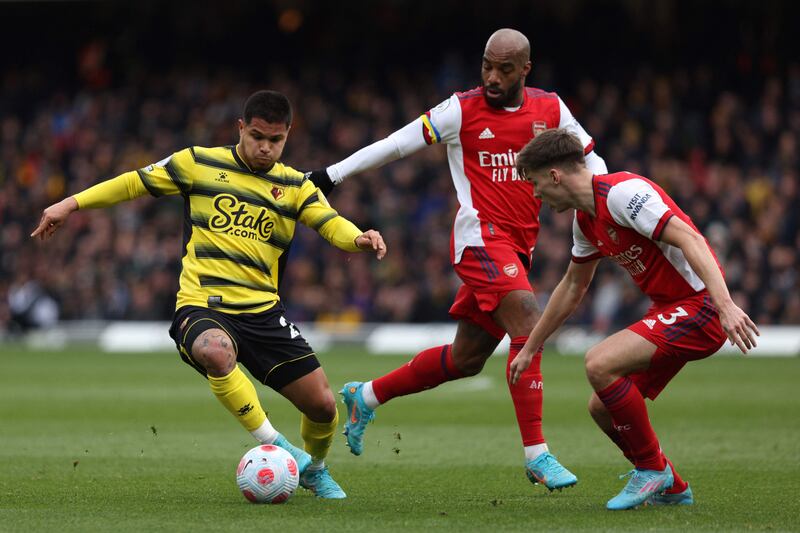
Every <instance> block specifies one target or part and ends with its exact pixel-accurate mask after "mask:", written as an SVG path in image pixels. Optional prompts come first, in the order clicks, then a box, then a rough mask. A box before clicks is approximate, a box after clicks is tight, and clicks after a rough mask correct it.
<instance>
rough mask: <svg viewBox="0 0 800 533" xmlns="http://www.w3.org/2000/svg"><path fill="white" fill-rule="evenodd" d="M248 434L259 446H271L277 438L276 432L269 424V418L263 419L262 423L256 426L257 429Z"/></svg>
mask: <svg viewBox="0 0 800 533" xmlns="http://www.w3.org/2000/svg"><path fill="white" fill-rule="evenodd" d="M250 434H251V435H252V436H254V437H255V438H256V440H257V441H258V442H260V443H261V444H272V443H273V442H275V439H276V438H277V437H278V432H277V430H276V429H275V428H274V427H272V424H270V423H269V418H265V419H264V423H263V424H261V425H260V426H258V429H254V430H253V431H251V432H250Z"/></svg>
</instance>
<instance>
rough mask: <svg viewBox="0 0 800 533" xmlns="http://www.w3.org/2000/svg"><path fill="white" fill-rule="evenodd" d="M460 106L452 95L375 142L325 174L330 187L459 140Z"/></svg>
mask: <svg viewBox="0 0 800 533" xmlns="http://www.w3.org/2000/svg"><path fill="white" fill-rule="evenodd" d="M460 129H461V104H460V103H459V102H458V96H456V95H455V94H454V95H453V96H451V97H450V98H448V99H447V100H445V101H444V102H442V103H441V104H439V105H437V106H436V107H434V108H433V109H431V110H430V111H428V112H426V113H425V114H424V115H422V116H420V117H419V118H418V119H416V120H415V121H413V122H411V123H409V124H406V125H405V126H403V127H402V128H400V129H399V130H397V131H396V132H394V133H392V134H391V135H389V136H388V137H386V138H385V139H381V140H380V141H377V142H374V143H372V144H370V145H369V146H366V147H364V148H362V149H361V150H359V151H358V152H356V153H354V154H353V155H351V156H350V157H348V158H347V159H344V160H342V161H340V162H339V163H336V164H335V165H331V166H329V167H328V168H327V169H326V170H327V171H328V176H330V179H331V181H332V182H333V183H335V184H339V183H341V182H342V181H343V180H344V179H345V178H347V177H349V176H352V175H353V174H358V173H360V172H364V171H365V170H370V169H373V168H377V167H380V166H383V165H385V164H386V163H390V162H392V161H394V160H396V159H400V158H401V157H406V156H407V155H411V154H413V153H414V152H416V151H418V150H420V149H422V148H423V147H425V146H428V145H430V144H435V143H449V142H452V141H453V140H455V139H458V135H459V130H460Z"/></svg>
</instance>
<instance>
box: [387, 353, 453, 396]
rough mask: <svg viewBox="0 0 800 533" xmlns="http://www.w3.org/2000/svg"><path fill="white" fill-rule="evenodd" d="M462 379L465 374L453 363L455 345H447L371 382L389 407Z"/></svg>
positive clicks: (416, 357)
mask: <svg viewBox="0 0 800 533" xmlns="http://www.w3.org/2000/svg"><path fill="white" fill-rule="evenodd" d="M461 377H464V376H463V374H461V371H460V370H458V368H456V365H455V363H454V362H453V350H452V345H451V344H446V345H444V346H437V347H435V348H428V349H427V350H423V351H421V352H420V353H418V354H417V355H416V356H414V359H412V360H411V361H409V362H408V363H406V364H404V365H403V366H401V367H400V368H398V369H395V370H392V371H391V372H389V373H388V374H386V375H385V376H381V377H379V378H378V379H374V380H372V391H373V392H374V393H375V397H376V398H377V399H378V401H379V402H381V403H386V402H388V401H389V400H391V399H392V398H396V397H397V396H405V395H406V394H414V393H415V392H420V391H423V390H426V389H432V388H434V387H436V386H437V385H441V384H442V383H444V382H445V381H452V380H454V379H458V378H461Z"/></svg>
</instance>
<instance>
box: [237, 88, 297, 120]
mask: <svg viewBox="0 0 800 533" xmlns="http://www.w3.org/2000/svg"><path fill="white" fill-rule="evenodd" d="M243 116H244V123H245V124H250V121H251V120H253V117H258V118H260V119H263V120H264V121H266V122H269V123H270V124H280V123H281V122H283V123H284V124H286V125H287V126H291V125H292V104H290V103H289V99H288V98H286V96H284V95H283V94H281V93H279V92H278V91H257V92H254V93H253V94H251V95H250V97H249V98H248V99H247V101H246V102H245V103H244V113H243Z"/></svg>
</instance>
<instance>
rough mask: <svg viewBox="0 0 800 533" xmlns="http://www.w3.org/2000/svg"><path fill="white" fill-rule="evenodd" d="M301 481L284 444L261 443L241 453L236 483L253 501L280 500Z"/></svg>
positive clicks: (275, 501)
mask: <svg viewBox="0 0 800 533" xmlns="http://www.w3.org/2000/svg"><path fill="white" fill-rule="evenodd" d="M299 481H300V475H299V473H298V471H297V461H295V460H294V457H292V456H291V454H290V453H289V452H287V451H286V450H284V449H283V448H279V447H277V446H272V445H271V444H264V445H261V446H256V447H255V448H253V449H252V450H250V451H249V452H247V453H246V454H244V457H242V460H241V461H239V466H238V467H237V468H236V483H237V484H238V485H239V490H241V491H242V494H244V497H245V498H247V499H248V500H250V501H251V502H253V503H283V502H285V501H286V500H288V499H289V496H291V495H292V494H293V493H294V491H295V489H296V488H297V483H298V482H299Z"/></svg>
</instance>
